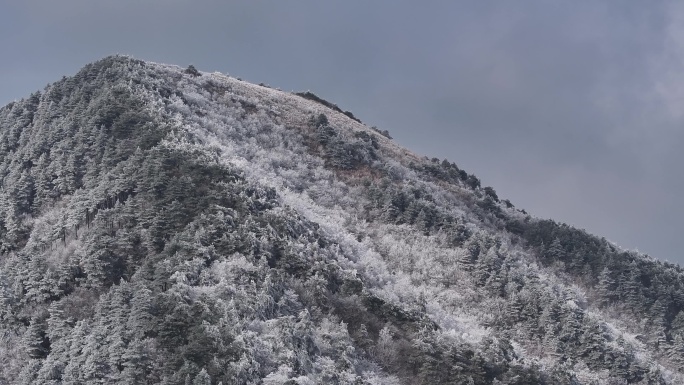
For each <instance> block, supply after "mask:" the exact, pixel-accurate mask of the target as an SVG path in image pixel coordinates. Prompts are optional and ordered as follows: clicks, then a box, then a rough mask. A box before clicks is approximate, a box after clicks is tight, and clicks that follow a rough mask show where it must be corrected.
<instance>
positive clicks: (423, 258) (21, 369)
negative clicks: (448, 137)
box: [0, 56, 684, 385]
mask: <svg viewBox="0 0 684 385" xmlns="http://www.w3.org/2000/svg"><path fill="white" fill-rule="evenodd" d="M361 118H362V117H361ZM390 129H391V128H390ZM384 134H385V135H383V133H381V132H379V131H378V130H376V129H373V128H370V127H367V126H366V125H364V124H363V123H361V121H359V119H357V117H355V116H354V115H353V114H351V113H349V112H344V111H342V110H341V109H340V108H338V107H337V106H336V105H334V104H332V103H329V102H327V101H325V100H323V99H321V98H319V97H318V96H316V95H314V94H312V93H300V94H292V93H287V92H282V91H279V90H276V89H272V88H269V87H266V86H259V85H254V84H250V83H247V82H244V81H241V80H239V79H236V78H233V77H230V76H228V75H224V74H219V73H203V72H199V71H197V70H195V69H194V68H192V67H190V68H187V69H183V68H179V67H176V66H170V65H163V64H156V63H149V62H144V61H140V60H136V59H132V58H128V57H120V56H114V57H108V58H105V59H102V60H100V61H98V62H95V63H92V64H89V65H87V66H85V67H84V68H83V69H82V70H81V71H79V72H78V73H77V74H76V75H75V76H73V77H65V78H63V79H62V80H60V81H57V82H55V83H53V84H51V85H48V86H47V87H46V88H45V89H44V90H43V91H41V92H36V93H34V94H32V95H31V96H30V97H28V98H26V99H22V100H20V101H16V102H14V103H11V104H9V105H7V106H5V107H3V108H2V109H0V176H2V185H1V186H0V384H85V383H102V384H110V383H111V384H115V383H116V384H134V383H135V384H137V383H140V384H198V385H199V384H218V383H223V384H290V385H293V384H301V385H304V384H373V385H377V384H520V385H523V384H627V383H629V384H682V383H684V373H683V372H682V371H684V271H683V270H682V269H681V268H680V267H679V266H676V265H671V264H666V263H663V262H660V261H658V260H655V259H652V258H650V257H648V256H644V255H640V254H638V253H636V252H631V251H626V250H622V249H621V248H619V247H618V246H616V245H613V244H610V243H609V242H607V241H606V240H605V239H602V238H599V237H596V236H593V235H591V234H587V233H586V232H585V231H583V230H578V229H575V228H572V227H570V226H567V225H565V224H561V223H557V222H555V221H552V220H544V219H538V218H535V217H533V216H530V215H528V214H527V213H526V212H525V211H524V210H520V209H518V208H516V207H514V206H513V204H512V203H511V202H509V201H507V200H504V199H500V198H499V197H498V196H497V193H496V191H495V190H494V189H493V188H491V187H483V186H481V185H480V181H479V179H478V178H477V177H476V176H474V175H472V174H469V173H468V172H466V171H464V170H462V169H460V168H459V167H458V166H457V165H456V164H455V163H454V162H452V161H450V160H439V159H429V158H427V157H422V156H419V155H416V154H413V153H412V152H410V151H408V150H406V149H404V148H401V147H400V146H398V145H397V144H395V143H394V142H392V140H391V139H390V138H389V137H388V136H389V135H387V134H386V132H385V133H384ZM559 204H562V202H559Z"/></svg>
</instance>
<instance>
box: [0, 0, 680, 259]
mask: <svg viewBox="0 0 684 385" xmlns="http://www.w3.org/2000/svg"><path fill="white" fill-rule="evenodd" d="M680 4H682V3H680ZM680 4H678V3H677V2H665V1H641V0H634V1H610V0H607V1H563V2H561V1H552V0H539V1H521V0H517V1H503V0H502V1H485V0H473V1H420V2H418V1H403V0H393V1H382V2H381V1H375V2H372V1H367V0H365V1H360V0H346V1H296V0H293V1H287V2H285V1H258V0H257V1H254V0H252V1H247V0H245V1H218V0H217V1H197V0H192V1H190V0H117V1H109V2H105V1H92V0H60V1H49V0H43V1H37V0H26V1H21V2H19V1H16V2H9V1H5V2H0V43H1V44H2V52H3V55H2V60H0V104H5V103H7V102H10V101H12V100H14V99H20V98H22V97H24V96H27V95H28V94H30V93H31V92H33V91H36V90H40V89H42V88H43V87H44V86H45V85H46V84H47V83H49V82H53V81H56V80H58V79H60V78H61V76H62V75H72V74H74V73H75V72H76V71H77V70H78V69H79V68H80V67H82V66H83V65H85V64H86V63H88V62H91V61H94V60H97V59H99V58H101V57H103V56H106V55H110V54H114V53H121V54H129V55H132V56H134V57H136V58H140V59H144V60H151V61H156V62H164V63H171V64H178V65H182V66H185V65H188V64H191V63H192V64H194V65H195V66H196V67H197V68H198V69H201V70H204V71H220V72H224V73H229V74H231V75H233V76H237V77H241V78H243V79H245V80H249V81H252V82H255V83H259V82H264V83H268V84H270V85H271V86H274V87H279V88H281V89H284V90H297V91H299V90H307V89H309V90H311V91H313V92H315V93H316V94H318V95H319V96H322V97H324V98H326V99H328V100H330V101H332V102H334V103H337V104H338V105H339V106H340V107H341V108H343V109H347V110H350V111H352V112H353V113H354V114H355V115H356V116H358V117H359V118H361V119H362V120H363V121H364V122H366V123H368V124H370V125H376V126H378V127H379V128H381V129H388V130H389V131H390V133H391V134H392V135H393V136H394V138H395V140H396V141H398V142H399V143H400V144H402V145H404V146H405V147H408V148H410V149H412V150H413V151H415V152H418V153H420V154H424V155H428V156H430V157H439V158H448V159H449V160H450V161H454V162H456V163H457V164H458V165H459V166H460V167H461V168H464V169H465V170H467V171H468V172H472V173H474V174H476V175H477V176H478V177H480V178H481V179H482V182H483V184H484V185H491V186H493V187H494V188H495V189H496V190H497V192H498V194H499V196H501V197H505V198H508V199H510V200H511V201H512V202H513V203H514V204H515V205H516V206H517V207H519V208H524V209H526V210H527V211H528V212H530V213H532V214H534V215H536V216H539V217H545V218H553V219H556V220H558V221H562V222H566V223H569V224H572V225H574V226H577V227H580V228H585V229H587V230H588V231H590V232H592V233H595V234H597V235H600V236H605V237H606V238H607V239H609V240H612V241H614V242H616V243H617V244H619V245H621V246H623V247H626V248H630V249H634V248H636V249H639V250H640V251H643V252H646V253H648V254H650V255H652V256H655V257H657V258H659V259H663V260H670V261H673V262H678V263H680V264H684V236H682V234H681V233H682V231H683V230H684V225H683V224H682V218H684V204H682V199H681V198H680V192H681V191H682V188H683V187H684V167H682V166H683V165H684V151H681V150H680V149H681V148H682V146H683V145H684V6H682V5H680Z"/></svg>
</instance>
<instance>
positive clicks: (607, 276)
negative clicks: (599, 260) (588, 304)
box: [596, 267, 616, 306]
mask: <svg viewBox="0 0 684 385" xmlns="http://www.w3.org/2000/svg"><path fill="white" fill-rule="evenodd" d="M615 289H616V286H615V280H614V279H613V277H612V276H611V272H610V269H608V267H604V268H603V270H602V271H601V274H600V275H599V281H598V285H597V286H596V293H597V295H598V302H599V304H600V305H601V306H607V305H610V304H611V303H612V302H613V298H614V296H615Z"/></svg>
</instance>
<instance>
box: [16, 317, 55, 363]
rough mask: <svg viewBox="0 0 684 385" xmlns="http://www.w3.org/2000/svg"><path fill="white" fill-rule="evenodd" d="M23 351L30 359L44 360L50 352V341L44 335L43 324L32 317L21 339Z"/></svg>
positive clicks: (39, 319) (37, 318)
mask: <svg viewBox="0 0 684 385" xmlns="http://www.w3.org/2000/svg"><path fill="white" fill-rule="evenodd" d="M22 343H23V345H24V349H25V351H26V353H27V354H28V356H29V357H31V358H45V357H47V355H48V353H49V352H50V340H49V339H48V337H47V335H46V333H45V322H44V320H43V319H41V318H39V317H37V316H34V317H32V318H31V323H30V324H29V326H28V328H27V329H26V332H25V333H24V336H23V338H22Z"/></svg>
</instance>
